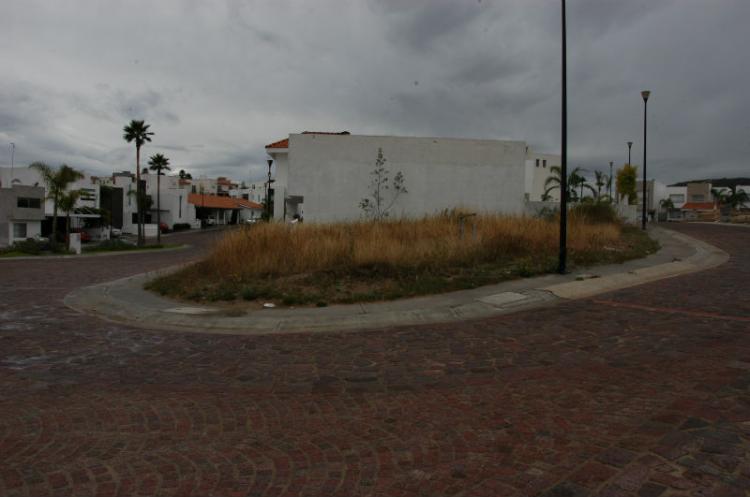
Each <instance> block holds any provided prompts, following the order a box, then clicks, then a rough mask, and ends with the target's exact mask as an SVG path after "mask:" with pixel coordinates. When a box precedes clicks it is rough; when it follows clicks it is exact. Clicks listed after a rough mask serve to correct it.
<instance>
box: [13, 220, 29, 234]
mask: <svg viewBox="0 0 750 497" xmlns="http://www.w3.org/2000/svg"><path fill="white" fill-rule="evenodd" d="M13 238H26V223H13Z"/></svg>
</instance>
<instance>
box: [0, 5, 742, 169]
mask: <svg viewBox="0 0 750 497" xmlns="http://www.w3.org/2000/svg"><path fill="white" fill-rule="evenodd" d="M3 12H4V15H3V17H2V18H1V19H0V29H1V30H2V32H3V33H4V36H3V37H2V39H0V55H2V58H3V60H4V61H5V63H6V65H7V67H12V68H13V71H9V72H7V73H6V74H5V75H4V77H3V78H2V79H1V80H0V142H5V143H8V142H11V141H12V142H14V143H16V146H17V148H16V162H17V163H29V162H32V161H34V160H44V161H47V162H50V163H53V164H57V163H61V162H67V163H70V164H73V165H77V166H78V167H82V168H86V169H87V170H89V171H90V172H92V173H98V174H102V173H107V172H111V171H113V170H120V169H132V168H133V167H134V164H133V162H134V152H133V150H132V146H131V145H128V144H126V143H125V142H123V141H122V139H121V134H122V127H123V125H124V124H125V123H126V122H127V121H128V120H130V119H146V120H147V122H149V123H150V124H151V126H152V129H153V130H154V131H155V133H156V135H155V136H154V141H153V142H152V143H150V144H148V146H147V147H146V149H145V150H144V152H145V153H146V154H153V153H156V152H159V151H161V152H164V153H166V154H167V155H168V156H169V157H170V158H171V160H172V163H173V164H175V166H176V168H177V169H178V170H179V169H186V170H188V171H191V172H193V173H194V174H206V175H226V176H231V177H234V178H235V179H237V180H243V179H244V180H247V179H250V178H251V177H253V179H255V178H257V177H261V176H262V175H263V171H264V170H265V151H264V148H263V146H264V145H265V144H266V143H270V142H271V141H275V140H277V139H280V138H282V137H284V136H286V135H287V134H288V133H290V132H299V131H303V130H343V129H346V130H349V131H351V132H353V133H367V134H404V135H412V136H413V135H422V136H425V135H438V136H455V137H477V138H506V139H517V140H526V141H527V142H529V143H530V144H531V145H532V146H533V147H535V148H538V149H540V150H545V151H550V152H555V151H558V150H559V146H560V144H559V133H560V114H559V112H560V100H559V99H560V97H559V88H560V48H559V47H560V45H559V36H560V23H559V19H560V18H559V5H558V3H557V2H552V3H550V2H548V1H545V0H482V1H474V0H472V1H466V2H456V1H453V0H414V1H409V2H403V1H399V0H359V1H353V2H346V3H343V2H339V1H337V0H316V1H315V2H300V1H295V0H275V1H273V2H272V1H258V2H255V3H253V4H246V3H241V2H235V1H231V0H227V1H225V2H220V1H217V2H210V3H206V2H200V1H193V2H179V1H176V0H173V1H170V0H165V1H163V2H158V3H153V2H147V1H146V0H133V2H128V3H127V4H123V3H121V2H115V1H114V0H111V1H107V0H101V1H97V2H94V1H89V0H71V2H66V3H65V5H58V4H56V3H51V2H45V1H42V0H8V1H7V2H6V4H4V10H3ZM144 12H147V13H148V15H143V13H144ZM748 18H750V2H747V1H746V0H722V1H721V2H706V1H705V0H660V1H659V2H653V1H649V0H632V1H628V2H622V1H620V0H568V29H569V38H568V49H569V68H568V70H569V112H570V115H569V126H570V128H569V138H570V141H569V151H570V161H571V163H572V164H574V165H581V166H584V167H586V168H588V169H606V170H608V163H609V161H610V160H612V161H615V163H616V164H621V163H622V162H624V160H626V158H627V147H626V145H625V142H626V141H627V140H633V141H634V142H635V143H636V144H635V146H634V147H633V157H634V162H636V161H637V162H638V163H640V162H641V159H640V157H641V155H642V143H641V142H642V119H643V103H642V101H641V99H640V96H639V92H640V90H642V89H645V88H648V89H651V90H652V91H653V96H652V100H650V101H649V165H650V167H649V170H650V171H651V172H653V174H654V175H655V176H656V177H657V178H659V179H661V180H663V181H666V182H672V181H679V180H684V179H689V178H691V177H705V176H711V175H739V174H747V163H746V157H748V155H749V154H748V153H749V152H750V150H749V149H750V141H749V140H748V138H747V137H748V136H750V133H749V132H750V124H749V123H748V120H747V117H746V116H747V115H750V99H748V98H747V96H746V89H747V88H748V87H750V55H748V52H747V51H746V50H745V48H744V47H746V46H747V45H748V42H749V41H750V34H748V31H747V29H746V28H745V26H744V20H745V19H748ZM415 82H416V84H415ZM1 150H3V148H0V151H1ZM0 154H2V152H0ZM8 160H9V159H6V158H5V157H4V156H2V155H0V164H2V163H6V162H8Z"/></svg>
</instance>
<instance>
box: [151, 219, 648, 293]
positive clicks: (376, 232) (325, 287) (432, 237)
mask: <svg viewBox="0 0 750 497" xmlns="http://www.w3.org/2000/svg"><path fill="white" fill-rule="evenodd" d="M569 220H570V222H569V228H568V232H569V237H568V251H569V254H570V259H571V262H573V263H579V264H580V263H594V262H612V261H619V260H624V259H628V258H633V257H639V256H642V255H645V253H648V251H652V250H653V247H652V246H650V245H648V243H647V241H648V238H647V237H645V236H644V235H642V234H636V235H635V236H636V237H643V240H641V239H640V238H638V240H636V242H635V243H633V242H632V240H631V241H628V240H626V239H625V238H626V237H623V232H622V230H623V229H622V228H621V227H620V226H619V225H617V224H612V223H598V224H597V223H589V222H586V221H585V219H583V217H582V216H581V215H575V214H573V215H571V217H570V218H569ZM461 225H462V223H461V222H460V221H459V218H458V216H456V215H443V216H436V217H430V218H424V219H421V220H396V221H388V222H379V223H373V222H356V223H340V224H297V225H288V224H260V225H254V226H250V227H243V228H240V229H238V230H236V231H232V232H230V233H228V234H227V235H226V236H225V237H224V238H223V239H222V240H221V241H220V242H219V243H218V244H217V245H216V247H215V248H214V250H213V251H212V252H211V254H209V256H208V257H207V258H206V259H204V260H203V261H201V262H199V263H197V264H195V265H193V266H190V267H188V268H186V269H184V270H182V271H180V272H178V273H176V274H174V275H170V276H167V277H164V278H160V279H158V280H155V281H154V282H153V283H151V284H150V286H149V287H150V288H151V289H153V290H156V291H158V292H160V293H162V294H169V295H173V296H179V297H187V298H189V299H193V300H232V299H234V298H237V297H238V296H242V297H243V298H245V299H246V300H254V299H256V298H264V299H271V300H276V301H282V302H286V303H290V302H292V303H297V304H300V303H322V302H324V303H327V302H351V301H358V300H380V299H391V298H399V297H403V296H411V295H422V294H427V293H436V292H441V291H449V290H454V289H459V288H471V287H475V286H480V285H483V284H488V283H492V282H497V281H500V280H503V279H508V278H513V277H518V276H529V275H531V274H537V273H543V272H548V271H550V270H553V268H554V263H555V257H556V255H557V250H558V236H559V234H558V223H557V221H556V220H554V219H553V220H545V219H537V218H529V217H520V216H488V215H487V216H475V217H470V218H467V219H466V220H465V221H464V222H463V229H462V228H461Z"/></svg>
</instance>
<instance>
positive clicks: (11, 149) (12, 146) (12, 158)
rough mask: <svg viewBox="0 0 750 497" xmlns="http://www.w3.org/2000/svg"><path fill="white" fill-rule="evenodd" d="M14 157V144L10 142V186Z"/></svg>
mask: <svg viewBox="0 0 750 497" xmlns="http://www.w3.org/2000/svg"><path fill="white" fill-rule="evenodd" d="M15 159H16V144H15V143H13V142H10V186H11V187H13V166H14V165H15V164H14V163H15Z"/></svg>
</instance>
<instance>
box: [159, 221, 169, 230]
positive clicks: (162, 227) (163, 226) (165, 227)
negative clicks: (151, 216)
mask: <svg viewBox="0 0 750 497" xmlns="http://www.w3.org/2000/svg"><path fill="white" fill-rule="evenodd" d="M159 230H160V231H161V232H162V233H169V225H168V224H167V223H165V222H163V221H162V222H161V223H159Z"/></svg>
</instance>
